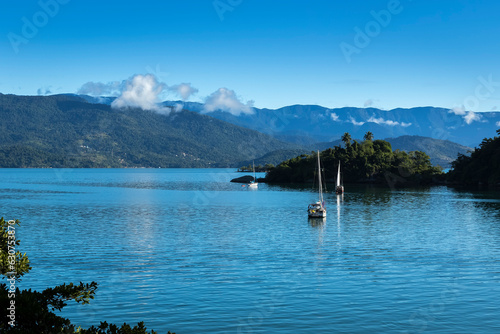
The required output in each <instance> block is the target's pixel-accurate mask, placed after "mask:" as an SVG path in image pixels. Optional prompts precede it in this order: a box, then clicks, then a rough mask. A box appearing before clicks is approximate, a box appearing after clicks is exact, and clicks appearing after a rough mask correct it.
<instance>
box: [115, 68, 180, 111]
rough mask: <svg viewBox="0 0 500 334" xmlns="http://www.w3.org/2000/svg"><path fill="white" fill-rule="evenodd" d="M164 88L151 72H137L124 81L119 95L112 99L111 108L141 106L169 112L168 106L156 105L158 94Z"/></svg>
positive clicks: (144, 108) (145, 108)
mask: <svg viewBox="0 0 500 334" xmlns="http://www.w3.org/2000/svg"><path fill="white" fill-rule="evenodd" d="M164 89H165V85H164V84H162V83H159V82H158V80H157V79H156V77H155V76H154V75H152V74H146V75H141V74H137V75H135V76H134V77H132V78H130V79H129V80H127V81H126V83H125V88H124V90H123V91H122V92H121V95H120V96H119V97H118V98H117V99H116V100H114V101H113V103H112V104H111V106H112V107H113V108H141V109H143V110H154V111H159V112H170V108H164V107H161V106H159V105H158V103H159V102H160V98H159V95H160V94H161V93H162V92H163V90H164Z"/></svg>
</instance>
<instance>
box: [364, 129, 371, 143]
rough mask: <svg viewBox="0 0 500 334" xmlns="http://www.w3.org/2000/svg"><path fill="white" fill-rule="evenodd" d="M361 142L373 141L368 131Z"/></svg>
mask: <svg viewBox="0 0 500 334" xmlns="http://www.w3.org/2000/svg"><path fill="white" fill-rule="evenodd" d="M363 140H364V141H373V133H371V132H370V131H368V132H367V133H365V136H364V137H363Z"/></svg>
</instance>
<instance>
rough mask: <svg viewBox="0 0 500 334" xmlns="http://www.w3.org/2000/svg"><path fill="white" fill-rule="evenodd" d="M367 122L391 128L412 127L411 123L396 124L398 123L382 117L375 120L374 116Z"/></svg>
mask: <svg viewBox="0 0 500 334" xmlns="http://www.w3.org/2000/svg"><path fill="white" fill-rule="evenodd" d="M367 122H371V123H376V124H385V125H389V126H396V125H400V126H402V127H408V126H410V125H411V123H405V122H401V123H399V122H396V121H391V120H390V119H388V120H385V119H383V118H382V117H379V118H375V116H372V117H370V118H369V119H368V120H367Z"/></svg>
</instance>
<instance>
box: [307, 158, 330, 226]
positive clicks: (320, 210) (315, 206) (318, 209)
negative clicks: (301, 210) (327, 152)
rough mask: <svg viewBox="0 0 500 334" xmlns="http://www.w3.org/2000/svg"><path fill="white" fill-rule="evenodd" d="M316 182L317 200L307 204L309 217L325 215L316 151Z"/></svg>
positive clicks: (319, 165)
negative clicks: (317, 184) (317, 185)
mask: <svg viewBox="0 0 500 334" xmlns="http://www.w3.org/2000/svg"><path fill="white" fill-rule="evenodd" d="M318 183H319V201H318V202H316V203H311V204H309V206H308V208H307V215H308V216H309V218H324V217H326V208H325V201H323V183H322V182H321V164H320V161H319V151H318Z"/></svg>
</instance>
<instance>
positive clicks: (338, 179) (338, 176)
mask: <svg viewBox="0 0 500 334" xmlns="http://www.w3.org/2000/svg"><path fill="white" fill-rule="evenodd" d="M338 186H340V161H339V171H338V172H337V187H338Z"/></svg>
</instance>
